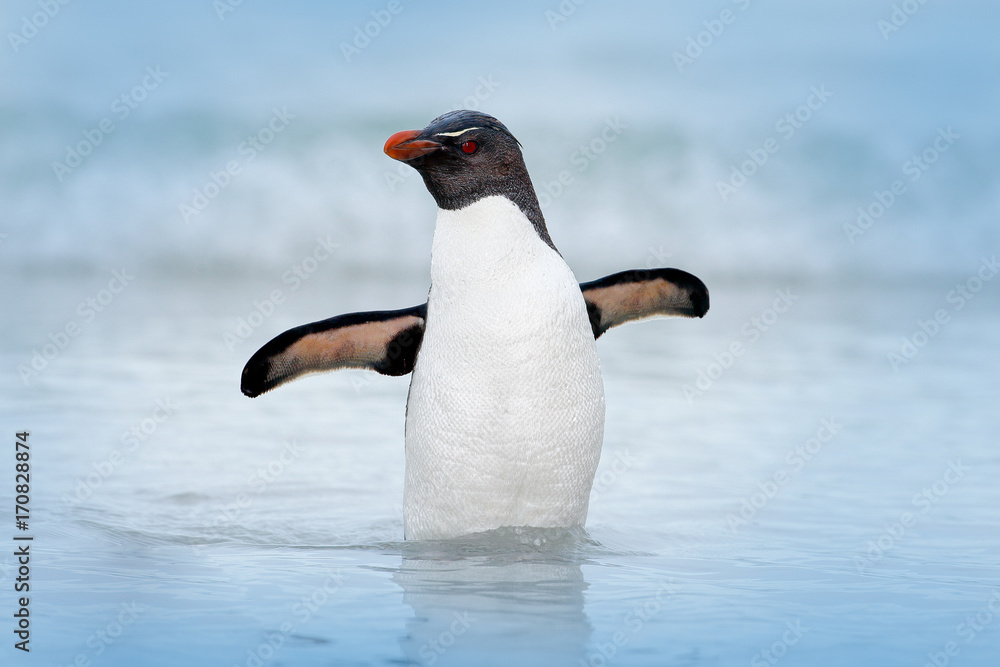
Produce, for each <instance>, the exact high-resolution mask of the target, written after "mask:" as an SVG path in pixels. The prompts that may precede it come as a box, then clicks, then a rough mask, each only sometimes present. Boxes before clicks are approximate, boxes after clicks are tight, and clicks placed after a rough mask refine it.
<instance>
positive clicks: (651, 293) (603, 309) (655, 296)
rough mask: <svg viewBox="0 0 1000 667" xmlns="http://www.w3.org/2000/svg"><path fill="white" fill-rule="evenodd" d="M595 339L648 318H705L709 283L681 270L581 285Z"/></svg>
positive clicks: (655, 271) (632, 273) (624, 274)
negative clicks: (674, 316)
mask: <svg viewBox="0 0 1000 667" xmlns="http://www.w3.org/2000/svg"><path fill="white" fill-rule="evenodd" d="M580 289H581V290H582V291H583V298H584V299H585V300H586V302H587V314H588V315H589V316H590V326H591V327H593V329H594V338H600V336H601V334H603V333H604V332H605V331H607V330H608V329H610V328H611V327H616V326H618V325H619V324H624V323H625V322H631V321H632V320H641V319H645V318H647V317H657V316H668V315H679V316H681V317H704V315H705V313H707V312H708V288H707V287H705V283H703V282H701V280H699V279H698V278H696V277H695V276H693V275H691V274H690V273H688V272H687V271H681V270H680V269H649V270H643V269H633V270H631V271H622V272H621V273H615V274H613V275H610V276H606V277H604V278H601V279H599V280H594V281H591V282H589V283H581V284H580Z"/></svg>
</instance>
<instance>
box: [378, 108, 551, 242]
mask: <svg viewBox="0 0 1000 667" xmlns="http://www.w3.org/2000/svg"><path fill="white" fill-rule="evenodd" d="M383 150H384V151H385V154H386V155H388V156H389V157H391V158H393V159H394V160H399V161H400V162H404V163H405V164H408V165H410V166H411V167H413V168H414V169H416V170H417V171H418V172H419V173H420V175H421V176H422V177H423V179H424V184H425V185H426V186H427V190H428V191H429V192H430V193H431V195H432V196H433V197H434V200H435V201H436V202H437V204H438V206H439V207H441V208H443V209H447V210H457V209H460V208H465V207H466V206H469V205H470V204H474V203H475V202H477V201H479V200H480V199H482V198H484V197H489V196H494V195H499V196H502V197H507V198H508V199H510V200H511V201H512V202H513V203H514V204H516V205H517V206H518V207H519V208H520V209H521V211H522V212H523V213H524V215H525V216H526V217H527V218H528V219H529V220H531V222H532V224H533V225H534V227H535V229H536V230H538V232H539V235H540V236H541V237H542V239H543V240H544V241H545V242H546V243H548V244H549V245H550V246H551V245H552V240H551V239H550V238H549V236H548V232H547V231H546V229H545V222H544V219H543V218H542V212H541V209H540V208H539V206H538V198H537V197H536V196H535V189H534V187H532V185H531V178H530V177H529V176H528V169H527V167H525V165H524V157H523V156H522V155H521V144H520V142H518V140H517V139H515V138H514V135H513V134H511V133H510V130H508V129H507V127H506V126H505V125H504V124H503V123H501V122H500V121H498V120H497V119H496V118H494V117H493V116H490V115H488V114H485V113H482V112H479V111H468V110H462V111H449V112H448V113H446V114H444V115H442V116H438V117H437V118H435V119H434V120H432V121H431V122H430V124H429V125H428V126H427V127H425V128H424V129H422V130H404V131H402V132H397V133H395V134H394V135H392V136H391V137H389V139H388V140H387V141H386V142H385V148H384V149H383ZM553 247H554V246H553Z"/></svg>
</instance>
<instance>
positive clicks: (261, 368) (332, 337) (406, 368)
mask: <svg viewBox="0 0 1000 667" xmlns="http://www.w3.org/2000/svg"><path fill="white" fill-rule="evenodd" d="M426 319H427V304H426V303H425V304H422V305H420V306H414V307H413V308H404V309H402V310H385V311H373V312H367V313H348V314H346V315H338V316H337V317H331V318H330V319H328V320H322V321H320V322H313V323H312V324H304V325H302V326H300V327H295V328H294V329H289V330H288V331H286V332H284V333H283V334H280V335H278V336H277V337H275V338H273V339H272V340H271V341H270V342H268V343H267V344H265V345H264V346H263V347H262V348H260V349H259V350H257V352H255V353H254V355H253V356H252V357H250V361H248V362H247V365H246V366H244V367H243V378H242V380H241V382H240V389H241V390H242V391H243V393H244V394H246V395H247V396H249V397H250V398H254V397H257V396H260V395H261V394H263V393H264V392H266V391H270V390H271V389H274V388H275V387H277V386H279V385H282V384H284V383H286V382H289V381H290V380H294V379H295V378H298V377H301V376H302V375H305V374H307V373H317V372H320V371H332V370H337V369H340V368H366V369H370V370H373V371H376V372H378V373H381V374H382V375H406V374H407V373H409V372H410V371H412V370H413V364H414V363H415V362H416V359H417V351H418V350H419V349H420V343H421V341H422V340H423V338H424V322H425V321H426Z"/></svg>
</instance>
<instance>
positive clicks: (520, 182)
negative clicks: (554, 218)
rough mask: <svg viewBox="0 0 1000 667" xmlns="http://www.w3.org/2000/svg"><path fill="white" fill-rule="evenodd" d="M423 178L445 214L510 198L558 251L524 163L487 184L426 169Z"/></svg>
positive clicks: (545, 240) (544, 238)
mask: <svg viewBox="0 0 1000 667" xmlns="http://www.w3.org/2000/svg"><path fill="white" fill-rule="evenodd" d="M420 176H421V177H422V178H423V179H424V185H426V186H427V190H428V192H430V193H431V196H433V197H434V201H435V202H437V205H438V208H439V209H440V210H442V211H458V210H463V209H466V208H468V207H470V206H472V205H474V204H477V203H479V202H481V201H484V200H487V199H491V198H493V197H497V196H499V197H502V198H504V199H507V200H508V201H509V202H511V203H513V204H514V205H515V206H517V208H519V209H520V210H521V213H522V214H523V215H524V217H525V218H527V220H528V221H529V222H530V223H531V226H532V227H534V229H535V233H536V234H537V235H538V237H539V238H540V239H541V240H542V241H543V242H545V244H546V245H548V246H549V247H550V248H552V249H553V250H556V246H555V244H554V243H553V242H552V238H551V237H550V236H549V230H548V228H547V227H546V226H545V218H544V217H543V216H542V209H541V207H540V206H539V205H538V197H537V196H536V195H535V188H534V187H533V186H532V185H531V178H530V177H529V176H528V172H527V170H526V169H525V168H524V163H523V162H522V163H520V164H519V165H515V166H514V167H513V168H511V169H510V170H507V171H504V172H503V173H502V174H499V175H497V174H494V175H493V176H494V177H493V178H490V179H489V180H488V181H486V182H476V181H471V182H470V181H468V179H466V178H459V177H458V176H457V175H455V174H449V175H448V177H447V178H442V177H441V175H440V174H431V172H429V171H426V170H420ZM556 252H558V250H556Z"/></svg>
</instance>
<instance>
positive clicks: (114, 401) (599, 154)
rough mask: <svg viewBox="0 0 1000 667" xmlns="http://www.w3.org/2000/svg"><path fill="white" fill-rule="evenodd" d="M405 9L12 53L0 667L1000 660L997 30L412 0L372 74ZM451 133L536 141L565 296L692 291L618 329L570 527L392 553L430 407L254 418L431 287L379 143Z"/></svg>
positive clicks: (939, 7) (282, 10)
mask: <svg viewBox="0 0 1000 667" xmlns="http://www.w3.org/2000/svg"><path fill="white" fill-rule="evenodd" d="M387 4H388V3H379V2H373V3H365V4H358V5H350V6H345V5H339V6H336V7H329V6H327V5H326V4H323V3H316V2H299V3H290V4H285V5H281V6H280V7H279V6H277V5H275V6H270V7H262V6H260V5H259V4H253V3H243V4H240V5H238V6H235V7H234V8H233V11H232V12H225V13H223V14H222V18H221V19H220V17H219V15H218V14H217V13H216V12H217V10H216V9H215V8H214V7H213V5H212V4H211V3H196V2H180V3H173V4H170V5H163V6H162V7H159V6H157V7H148V6H141V5H134V4H129V3H121V2H106V3H98V4H97V5H93V4H76V3H70V4H68V5H65V6H63V5H59V7H60V9H59V11H58V13H56V14H55V15H54V16H52V17H51V18H49V19H47V20H46V21H45V25H43V26H42V27H40V28H38V30H37V32H36V33H34V34H33V35H32V36H31V37H30V38H24V42H23V43H21V42H18V41H17V40H16V39H15V40H14V42H12V41H11V38H10V35H9V33H10V32H12V31H13V32H14V33H16V34H21V33H22V32H23V31H24V25H23V20H25V17H28V20H29V21H30V20H33V19H32V17H33V16H34V15H35V14H36V13H37V12H41V11H44V10H43V9H40V6H39V4H38V3H37V2H20V1H17V2H10V3H7V4H6V5H5V6H4V8H3V9H2V10H0V26H2V27H3V28H4V35H5V42H4V46H3V48H0V74H2V76H0V121H2V122H0V127H2V128H3V130H2V132H3V135H2V137H3V140H2V141H0V197H2V202H3V206H2V207H0V209H2V213H0V277H2V280H3V285H4V289H3V290H0V313H3V315H2V319H3V328H2V331H0V369H3V372H4V373H5V375H4V378H3V382H2V385H0V386H2V387H3V389H2V396H3V401H2V402H0V424H2V426H3V428H4V429H6V433H7V437H8V439H10V438H12V437H13V434H14V433H15V431H18V430H22V429H27V430H30V432H31V436H30V438H31V444H32V452H33V454H32V457H33V458H32V485H31V486H32V495H31V512H32V518H31V522H30V525H31V530H30V531H28V532H29V533H30V534H31V535H32V536H33V537H34V540H33V542H32V547H31V550H32V551H31V553H32V561H31V583H32V590H31V594H32V595H31V605H30V609H31V614H32V617H31V618H32V626H31V627H32V635H31V649H32V650H31V653H30V654H28V655H25V654H22V653H21V652H20V651H17V650H15V649H14V648H13V633H12V632H11V630H12V629H13V617H12V614H13V613H14V611H15V596H14V592H13V590H12V587H13V584H14V583H15V582H14V579H15V577H16V576H17V573H16V570H15V569H14V566H15V560H14V556H13V553H12V552H13V548H10V549H4V550H3V551H2V552H0V553H3V554H5V555H3V556H0V590H2V591H4V593H2V594H0V607H2V610H3V611H2V612H0V617H2V618H6V619H7V620H6V621H2V622H0V633H2V636H5V637H6V638H7V639H6V640H5V641H4V643H3V648H2V651H3V653H2V655H3V658H2V662H3V664H34V663H38V664H55V665H69V664H73V663H74V662H76V663H77V664H86V663H87V662H88V661H89V662H90V664H93V665H140V664H141V665H178V664H198V665H202V664H204V665H226V666H229V665H311V664H324V665H330V664H333V665H355V664H357V665H382V664H396V665H398V664H412V665H431V664H434V665H472V664H476V665H479V664H483V665H488V664H496V665H509V664H538V665H572V666H574V667H576V666H579V665H591V666H593V667H599V666H600V665H605V664H608V665H611V664H620V665H733V664H750V665H772V664H778V663H781V664H783V665H827V664H829V665H841V664H873V665H914V666H915V667H919V666H921V665H924V664H928V663H929V664H935V663H937V664H938V665H939V666H940V665H941V664H945V663H946V664H953V665H986V664H995V662H996V660H997V656H998V655H1000V622H997V620H996V618H995V616H996V613H997V612H998V611H1000V560H998V557H997V554H998V553H1000V531H998V523H1000V515H998V511H997V508H998V507H1000V491H998V487H997V485H996V483H995V481H996V479H997V478H998V474H1000V456H998V455H997V452H996V433H997V431H998V427H1000V418H998V417H997V413H996V409H995V403H996V396H997V389H998V383H997V377H998V371H1000V357H998V355H997V354H996V340H997V337H996V331H997V330H998V326H1000V295H998V294H1000V293H998V290H997V287H998V285H1000V278H998V277H997V276H996V275H995V274H996V269H995V268H994V264H995V259H994V257H995V256H996V254H1000V253H998V250H1000V247H998V246H1000V239H998V232H997V229H998V226H997V224H996V222H997V209H998V204H1000V189H998V187H997V183H998V182H1000V178H998V177H1000V173H998V167H997V164H996V161H995V159H994V156H995V155H996V154H997V149H998V147H1000V146H998V144H1000V142H998V139H1000V134H998V132H997V126H996V122H995V111H996V109H997V107H998V101H1000V100H998V92H1000V86H998V85H997V81H996V78H995V76H994V75H993V71H992V70H991V69H990V68H991V66H992V65H991V64H992V63H995V62H997V56H998V55H1000V53H998V47H997V45H996V40H995V34H996V31H997V27H998V26H997V18H996V13H995V11H993V10H992V8H991V6H990V5H989V4H988V3H985V2H951V3H927V4H925V5H923V6H921V8H920V9H919V11H917V12H916V13H915V14H913V15H912V16H910V17H909V18H908V19H907V20H906V22H905V24H903V25H902V26H901V27H900V29H899V30H898V31H895V32H890V33H887V37H888V38H887V39H886V38H884V37H883V34H882V33H881V32H880V28H879V23H878V22H879V20H882V19H889V18H890V17H891V15H892V13H893V4H892V3H891V2H887V3H874V4H873V3H862V2H860V1H856V2H855V1H851V2H840V3H810V4H809V5H808V6H803V5H802V4H801V3H792V2H790V1H782V2H778V1H774V2H770V3H758V2H756V1H754V2H743V1H740V2H717V3H713V4H711V5H705V4H703V3H698V4H695V3H689V4H686V5H683V6H667V7H664V6H660V5H656V4H652V3H614V4H613V5H612V4H609V3H598V2H588V3H584V4H582V5H580V6H578V7H577V8H576V9H575V11H573V12H572V13H571V14H569V15H568V16H565V17H561V18H565V19H566V20H565V21H561V20H558V19H553V15H547V14H546V11H555V12H558V11H559V9H558V8H559V5H558V4H557V3H553V4H552V5H533V4H529V3H509V4H506V5H504V6H502V7H500V6H489V7H486V6H483V7H470V6H467V5H465V4H463V3H444V2H438V3H429V2H428V3H410V2H403V3H402V4H401V5H400V7H402V10H401V11H400V12H399V13H398V14H396V15H394V17H393V18H392V20H391V21H390V22H388V24H387V25H386V26H385V27H383V28H381V29H380V30H379V32H378V35H377V36H376V37H374V38H372V39H371V41H370V43H369V44H368V45H367V46H365V47H364V48H363V49H360V50H359V52H358V53H351V54H349V55H350V61H348V58H347V57H345V55H344V53H343V51H342V49H341V47H340V44H341V42H348V43H350V42H351V41H352V40H353V39H354V36H355V28H356V27H359V28H360V29H362V30H363V29H364V27H365V23H366V22H368V21H371V20H373V18H372V15H371V12H373V11H374V12H376V17H380V16H381V17H383V19H384V14H380V13H379V12H382V11H383V10H385V8H386V7H387ZM564 4H565V3H564ZM671 4H674V3H671ZM897 4H898V5H902V4H905V3H897ZM567 6H569V5H567ZM50 9H51V7H50ZM727 9H728V10H730V11H731V12H732V14H731V15H730V14H727V15H725V16H726V19H727V20H729V19H732V20H731V21H730V22H728V23H726V24H724V26H725V27H724V29H722V32H721V33H720V34H719V35H716V36H711V33H710V32H709V35H710V36H711V37H712V39H711V40H710V39H709V38H708V37H706V36H702V37H701V38H702V40H703V41H704V42H705V43H707V46H704V47H702V52H701V53H700V54H699V55H697V57H695V58H693V59H692V62H690V63H682V64H683V67H678V65H677V60H676V58H675V52H677V53H682V54H683V53H684V52H685V51H686V49H687V48H688V46H689V43H688V38H689V37H691V38H692V39H698V38H699V33H701V32H703V31H706V30H709V31H711V29H713V28H714V29H715V30H716V31H718V30H719V28H718V25H717V24H715V23H713V22H714V21H716V20H720V21H721V20H722V19H721V18H720V16H722V12H723V10H727ZM706 21H707V22H709V25H708V26H706V24H705V22H706ZM38 22H41V19H39V21H38ZM883 29H884V26H883ZM28 32H29V33H30V30H29V31H28ZM14 43H16V44H17V50H16V52H15V49H14ZM694 52H696V51H692V53H694ZM137 86H138V87H139V89H137V88H136V87H137ZM122 95H125V96H126V99H124V100H123V99H122ZM139 98H142V99H139ZM810 103H811V104H812V106H813V108H810V107H809V104H810ZM803 105H805V107H804V108H805V110H803ZM455 106H476V107H479V108H482V109H484V110H485V111H488V112H490V113H493V114H495V115H496V116H498V117H499V118H500V119H501V120H503V121H504V122H505V123H506V124H507V125H508V126H509V127H511V129H512V130H513V131H514V133H515V134H516V135H517V136H518V137H519V139H520V140H521V141H522V143H523V144H524V151H525V157H526V160H527V164H528V167H529V170H530V171H531V173H532V175H533V178H534V181H535V185H536V188H537V190H538V191H539V193H540V195H541V199H542V203H543V210H544V212H545V214H546V218H547V220H548V224H549V228H550V231H551V233H552V237H553V239H554V240H555V243H556V244H557V246H558V247H559V248H560V250H561V252H562V253H563V255H564V256H565V257H566V259H567V261H568V262H569V263H570V265H571V266H572V267H573V269H574V270H575V271H576V272H577V275H578V277H579V278H580V280H589V279H593V278H597V277H600V276H602V275H606V274H609V273H612V272H615V271H618V270H621V269H624V268H629V267H646V266H664V265H665V266H677V267H680V268H684V269H686V270H689V271H691V272H693V273H695V274H696V275H698V276H699V277H701V278H702V279H703V280H704V281H705V282H706V283H707V284H708V286H709V288H710V290H711V294H712V309H711V311H710V312H709V314H708V316H707V317H706V318H705V319H704V320H698V321H689V320H673V321H656V322H647V323H641V324H635V325H630V326H627V327H623V328H621V329H616V330H614V331H612V332H610V333H609V334H607V335H606V336H604V337H602V338H601V340H600V341H599V344H598V348H599V352H600V354H601V360H602V368H603V371H604V376H605V386H606V392H607V404H608V418H607V427H606V438H605V448H604V454H603V457H602V462H601V468H600V471H599V473H598V479H597V482H596V485H595V491H594V493H593V495H592V501H591V512H590V517H589V519H588V523H587V526H586V530H574V531H539V530H530V529H528V530H525V529H520V530H515V529H505V530H501V531H496V532H494V533H490V534H486V535H480V536H475V537H472V538H468V539H463V540H456V541H450V542H442V543H405V542H403V541H402V520H401V499H402V479H403V448H402V432H403V416H404V415H403V410H404V405H405V400H406V390H407V378H386V377H381V376H374V375H368V374H365V373H361V372H353V371H352V372H343V373H339V374H331V375H325V376H315V377H310V378H306V379H304V380H302V381H300V382H296V383H293V384H291V385H289V386H287V387H283V388H282V389H281V390H279V391H277V392H274V393H273V394H268V395H266V396H264V397H261V398H258V399H255V400H252V401H251V400H249V399H246V398H245V397H243V396H242V395H241V394H240V393H239V390H238V382H239V374H240V370H241V368H242V366H243V364H244V363H245V361H246V359H247V358H248V357H249V356H250V354H252V352H253V351H254V350H256V349H257V348H258V347H259V346H260V345H262V344H263V343H264V342H266V341H267V340H268V339H269V338H271V337H272V336H274V335H276V334H277V333H279V332H281V331H283V330H285V329H287V328H289V327H291V326H295V325H297V324H301V323H304V322H308V321H313V320H316V319H321V318H325V317H328V316H331V315H333V314H337V313H341V312H350V311H356V310H368V309H375V308H400V307H405V306H410V305H414V304H417V303H420V302H422V301H423V300H424V299H425V298H426V293H427V280H428V277H427V267H428V257H429V251H430V238H431V232H432V229H433V218H434V205H433V202H432V200H431V199H430V197H429V195H428V194H427V193H426V191H425V189H424V187H423V185H422V183H421V182H420V179H419V178H417V177H416V176H415V175H414V174H412V173H409V172H407V171H406V170H405V169H404V170H402V171H400V170H399V169H398V165H396V164H395V163H393V162H391V161H390V160H389V159H388V158H386V157H385V156H384V155H382V153H381V146H382V142H383V141H384V140H385V138H386V137H387V136H388V135H389V134H391V133H392V132H394V131H396V130H400V129H404V128H410V127H421V126H423V125H424V124H425V123H426V122H427V121H428V120H430V119H431V118H433V117H434V116H436V115H438V114H440V113H441V112H443V111H445V110H447V109H450V108H452V107H455ZM126 109H127V110H128V113H127V114H126V112H125V110H126ZM789 113H790V114H792V119H793V120H789V119H788V117H787V114H789ZM796 114H799V116H798V118H796V116H795V115H796ZM105 119H108V122H110V123H111V124H112V125H113V130H111V131H107V132H105V130H102V129H100V128H101V127H102V125H101V124H102V122H104V121H105ZM793 121H794V123H793ZM272 122H273V124H272ZM796 124H797V125H798V126H796ZM103 127H104V128H109V127H110V126H109V125H108V124H107V122H104V126H103ZM264 128H269V129H270V130H271V133H272V134H270V135H268V134H267V133H266V132H265V133H264V134H261V132H262V131H263V130H264ZM789 128H792V129H794V132H791V131H790V129H789ZM98 131H99V134H95V132H98ZM97 136H99V138H100V143H95V145H93V146H92V147H91V148H92V150H91V151H90V154H89V155H86V156H83V157H82V159H81V161H80V164H79V165H78V166H76V167H73V168H72V169H71V170H70V171H69V173H64V172H60V173H57V171H59V170H58V169H56V168H54V167H53V164H52V163H53V162H55V161H60V162H65V161H66V155H67V148H66V147H67V146H68V145H69V146H70V149H74V148H75V147H78V146H79V143H80V142H82V141H90V139H88V137H97ZM249 136H254V137H256V141H258V143H259V147H254V146H253V143H252V142H249V141H248V137H249ZM599 138H601V139H602V141H603V143H602V142H601V141H598V139H599ZM939 138H940V140H938V139H939ZM265 139H267V142H264V140H265ZM768 140H772V141H773V143H770V144H768V143H767V142H768ZM935 141H937V142H938V143H937V145H936V146H935ZM244 142H247V143H244ZM261 142H264V143H261ZM765 146H770V148H771V150H770V151H768V150H767V149H766V148H765ZM585 149H589V151H590V152H589V153H588V152H587V150H585ZM84 150H86V146H85V147H84ZM761 150H765V152H766V153H767V159H766V160H763V159H762V158H761V153H760V151H761ZM748 151H749V152H748ZM927 151H930V152H927ZM925 152H927V153H926V154H925ZM250 155H252V156H253V159H252V160H251V159H250ZM754 156H757V158H758V160H759V161H762V162H763V164H761V165H758V166H756V168H754V167H753V166H750V167H748V168H746V171H752V172H753V173H751V174H750V175H749V176H747V177H746V182H745V183H739V181H738V179H737V181H733V180H731V179H732V178H733V176H732V171H733V169H734V167H735V168H737V169H740V168H743V164H744V162H745V161H746V160H748V159H750V160H752V159H753V157H754ZM914 156H916V159H914ZM930 158H933V162H932V161H931V160H930ZM230 162H235V164H236V169H231V170H230V171H229V172H227V168H228V167H229V163H230ZM920 164H923V165H924V166H925V167H926V169H924V167H921V166H920ZM223 172H226V173H227V174H228V176H226V175H220V174H223ZM562 172H569V175H570V177H571V178H570V183H569V185H566V186H565V187H563V189H562V191H560V190H559V188H558V187H556V186H555V185H553V184H554V183H557V182H558V181H559V179H560V174H561V173H562ZM213 175H214V179H215V180H214V185H215V186H216V187H218V190H217V192H215V194H214V195H213V196H211V197H206V200H207V203H206V205H205V206H204V207H203V208H201V209H198V212H197V213H196V214H191V213H190V211H188V213H185V210H184V209H183V208H182V205H189V206H192V207H194V206H195V204H196V202H197V197H198V196H199V193H200V196H206V193H209V192H212V191H213V188H212V185H210V184H213ZM60 176H61V177H62V179H61V180H60ZM720 182H723V183H727V182H728V183H730V185H732V184H733V183H738V185H733V187H734V189H735V191H734V192H728V193H726V194H725V196H723V195H722V194H720V186H719V183H720ZM220 183H224V185H222V186H220ZM894 183H896V186H895V187H896V190H895V192H894V191H893V187H894ZM723 189H724V188H723ZM890 198H891V199H890ZM876 204H878V205H881V206H882V207H883V210H881V212H880V210H879V207H878V206H877V205H876ZM859 207H861V208H862V209H863V210H865V211H867V212H868V214H869V215H871V216H873V217H872V218H871V222H870V223H867V222H865V223H864V224H865V225H866V226H865V227H864V228H862V227H860V226H859V215H860V214H859V212H858V208H859ZM876 214H877V215H876ZM317 248H324V249H330V250H329V257H328V258H326V259H323V260H321V261H316V262H315V263H313V259H315V258H317V257H320V256H321V255H322V256H323V257H326V255H324V254H323V253H320V254H316V251H317ZM116 276H117V277H116ZM112 289H113V290H115V291H112ZM276 292H277V295H276V294H275V293H276ZM88 299H90V300H92V301H90V302H88ZM255 312H256V313H263V315H261V316H260V317H259V319H258V316H257V315H254V313H255ZM250 319H252V320H253V322H255V323H256V324H255V325H254V326H253V327H252V331H251V332H250V334H249V335H248V336H246V337H245V339H244V336H242V335H240V334H239V333H238V332H239V331H240V329H239V326H240V321H241V320H250ZM74 327H75V328H74ZM68 331H72V332H75V333H73V334H70V333H67V332H68ZM36 353H38V354H39V355H42V356H41V357H39V358H38V359H37V360H36V359H35V355H36ZM46 357H48V358H46ZM33 361H34V362H35V366H32V363H33ZM4 451H6V452H7V453H6V454H4V455H2V456H0V461H2V463H0V474H2V477H3V479H6V480H8V481H7V482H3V483H0V504H2V506H4V507H8V508H10V507H12V505H13V502H14V488H13V483H12V481H11V480H13V474H14V470H13V464H14V460H13V445H12V444H9V445H8V446H7V449H5V450H4ZM6 516H7V519H6V520H5V524H4V525H6V526H8V529H7V537H6V538H3V539H7V540H9V539H10V537H13V535H14V533H15V532H18V531H16V530H15V529H14V527H13V517H12V516H11V513H10V512H9V511H8V512H7V514H6ZM2 534H3V533H0V536H2ZM9 544H11V545H12V544H13V541H10V542H9ZM4 624H6V625H4Z"/></svg>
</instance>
